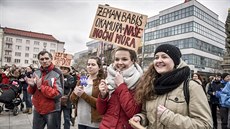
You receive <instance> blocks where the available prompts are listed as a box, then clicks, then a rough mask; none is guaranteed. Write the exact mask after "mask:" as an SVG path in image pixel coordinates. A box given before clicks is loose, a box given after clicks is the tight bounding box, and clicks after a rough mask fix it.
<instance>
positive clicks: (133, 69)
mask: <svg viewBox="0 0 230 129" xmlns="http://www.w3.org/2000/svg"><path fill="white" fill-rule="evenodd" d="M107 74H108V76H107V78H106V82H107V86H108V89H109V97H110V96H111V94H112V93H113V92H114V90H115V89H116V88H117V86H116V84H115V82H114V78H115V75H116V71H115V69H114V67H113V65H112V64H111V65H110V66H109V67H108V68H107ZM121 74H122V75H123V79H124V83H126V85H127V86H128V89H130V90H132V89H134V88H135V87H136V85H135V84H136V83H137V81H138V80H139V78H140V77H141V75H142V74H143V71H142V69H141V67H140V66H139V65H138V64H137V63H135V64H133V65H131V66H130V67H129V68H128V69H126V70H124V71H122V72H121Z"/></svg>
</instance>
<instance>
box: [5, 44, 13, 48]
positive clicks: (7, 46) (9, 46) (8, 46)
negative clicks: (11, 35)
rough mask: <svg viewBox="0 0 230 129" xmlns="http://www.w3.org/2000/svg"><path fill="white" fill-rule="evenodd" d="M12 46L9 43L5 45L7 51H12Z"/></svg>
mask: <svg viewBox="0 0 230 129" xmlns="http://www.w3.org/2000/svg"><path fill="white" fill-rule="evenodd" d="M12 46H13V45H12V44H8V43H6V45H5V49H12Z"/></svg>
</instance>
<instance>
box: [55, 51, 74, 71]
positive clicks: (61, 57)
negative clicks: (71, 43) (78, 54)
mask: <svg viewBox="0 0 230 129" xmlns="http://www.w3.org/2000/svg"><path fill="white" fill-rule="evenodd" d="M53 57H54V58H53V61H52V62H53V64H54V65H56V66H63V67H64V66H65V67H70V65H71V60H72V55H71V54H67V53H62V52H55V53H54V55H53Z"/></svg>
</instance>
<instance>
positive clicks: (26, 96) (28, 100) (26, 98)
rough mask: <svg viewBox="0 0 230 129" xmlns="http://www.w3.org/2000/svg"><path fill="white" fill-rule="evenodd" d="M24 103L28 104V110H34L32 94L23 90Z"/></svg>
mask: <svg viewBox="0 0 230 129" xmlns="http://www.w3.org/2000/svg"><path fill="white" fill-rule="evenodd" d="M23 101H25V103H26V108H32V101H31V94H29V93H28V92H27V90H23Z"/></svg>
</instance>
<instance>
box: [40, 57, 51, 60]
mask: <svg viewBox="0 0 230 129" xmlns="http://www.w3.org/2000/svg"><path fill="white" fill-rule="evenodd" d="M49 59H50V58H48V57H45V58H40V60H41V61H43V60H49Z"/></svg>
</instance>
